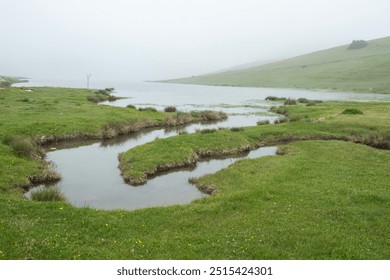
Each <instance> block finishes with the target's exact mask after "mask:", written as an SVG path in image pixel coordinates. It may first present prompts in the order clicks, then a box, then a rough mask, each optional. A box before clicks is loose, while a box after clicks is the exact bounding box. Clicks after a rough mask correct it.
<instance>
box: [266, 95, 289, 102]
mask: <svg viewBox="0 0 390 280" xmlns="http://www.w3.org/2000/svg"><path fill="white" fill-rule="evenodd" d="M265 100H270V101H284V100H286V97H276V96H267V97H266V98H265Z"/></svg>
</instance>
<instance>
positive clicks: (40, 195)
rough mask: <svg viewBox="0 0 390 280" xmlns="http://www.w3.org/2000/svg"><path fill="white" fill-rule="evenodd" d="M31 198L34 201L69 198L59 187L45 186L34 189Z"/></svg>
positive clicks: (64, 199)
mask: <svg viewBox="0 0 390 280" xmlns="http://www.w3.org/2000/svg"><path fill="white" fill-rule="evenodd" d="M31 199H32V200H34V201H62V202H66V201H67V198H66V197H65V195H64V194H63V193H62V192H61V190H60V189H59V188H58V187H48V188H46V187H45V188H40V189H37V190H34V191H32V192H31Z"/></svg>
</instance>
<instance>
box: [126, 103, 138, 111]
mask: <svg viewBox="0 0 390 280" xmlns="http://www.w3.org/2000/svg"><path fill="white" fill-rule="evenodd" d="M126 108H129V109H134V110H136V109H137V107H135V106H134V105H132V104H129V105H127V106H126Z"/></svg>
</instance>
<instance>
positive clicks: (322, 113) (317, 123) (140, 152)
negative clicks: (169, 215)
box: [119, 102, 390, 183]
mask: <svg viewBox="0 0 390 280" xmlns="http://www.w3.org/2000/svg"><path fill="white" fill-rule="evenodd" d="M351 105H353V106H356V108H364V110H365V112H366V114H365V115H344V114H342V113H340V112H343V110H344V109H345V107H350V106H351ZM278 111H280V112H283V114H284V115H285V116H286V117H284V118H281V119H280V120H276V121H275V124H277V125H266V126H264V125H261V126H257V127H249V128H244V129H243V130H242V131H241V133H231V131H228V130H219V131H208V130H206V131H205V133H202V134H201V135H199V134H195V135H181V136H180V137H175V138H172V139H160V140H157V141H154V142H152V143H149V144H147V145H144V146H139V147H136V148H134V149H132V150H130V151H128V152H125V153H123V154H121V155H120V157H119V158H120V168H121V170H122V174H123V176H124V177H125V178H126V180H128V181H129V182H142V183H144V182H145V180H147V177H148V176H149V175H151V174H155V173H157V172H159V170H160V168H159V167H161V166H164V167H166V168H164V170H166V169H167V168H168V167H175V166H176V165H178V166H182V165H183V164H185V163H191V164H193V163H194V161H196V160H197V155H202V154H204V151H207V154H209V155H213V154H215V155H218V154H221V153H232V152H234V151H235V150H236V149H243V147H245V148H247V149H251V148H254V147H256V146H259V145H271V144H275V143H283V142H289V141H297V140H310V139H339V140H345V141H352V142H355V143H363V144H366V145H369V146H372V147H376V148H383V149H387V147H389V145H390V127H389V126H388V123H390V115H389V112H390V104H389V103H375V102H372V103H359V102H324V103H318V105H317V106H316V107H315V108H313V107H307V106H304V105H295V106H291V105H289V106H286V107H280V108H278ZM206 132H207V133H206ZM209 132H213V133H209ZM229 132H230V133H229ZM227 142H228V143H227Z"/></svg>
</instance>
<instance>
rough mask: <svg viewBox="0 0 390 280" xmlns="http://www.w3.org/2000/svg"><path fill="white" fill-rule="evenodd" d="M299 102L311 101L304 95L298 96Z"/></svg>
mask: <svg viewBox="0 0 390 280" xmlns="http://www.w3.org/2000/svg"><path fill="white" fill-rule="evenodd" d="M297 101H298V102H299V103H309V102H310V100H309V99H307V98H304V97H301V98H298V100H297Z"/></svg>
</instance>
